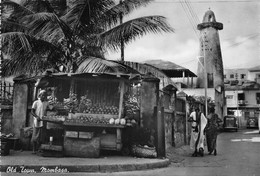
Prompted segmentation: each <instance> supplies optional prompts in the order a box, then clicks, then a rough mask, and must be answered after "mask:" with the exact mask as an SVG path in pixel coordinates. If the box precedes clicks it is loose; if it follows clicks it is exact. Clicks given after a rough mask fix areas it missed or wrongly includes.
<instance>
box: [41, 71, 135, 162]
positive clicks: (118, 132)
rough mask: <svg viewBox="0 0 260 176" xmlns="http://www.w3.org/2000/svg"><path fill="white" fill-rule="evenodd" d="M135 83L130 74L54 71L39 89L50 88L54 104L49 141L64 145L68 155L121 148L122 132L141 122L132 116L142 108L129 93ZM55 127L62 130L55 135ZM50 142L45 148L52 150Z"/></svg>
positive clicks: (48, 118)
mask: <svg viewBox="0 0 260 176" xmlns="http://www.w3.org/2000/svg"><path fill="white" fill-rule="evenodd" d="M132 84H133V82H130V80H129V75H113V74H89V73H83V74H72V75H71V74H53V75H49V76H45V77H43V78H41V79H40V80H39V81H38V82H37V90H36V91H38V90H40V89H45V90H47V92H48V101H49V104H50V106H52V108H51V110H49V111H48V113H47V116H46V117H44V119H43V120H44V122H45V123H46V130H47V131H49V133H48V132H47V133H46V134H47V135H46V138H45V139H46V141H45V143H46V144H49V143H51V144H52V145H58V146H62V147H63V152H64V154H65V155H67V156H79V157H98V156H99V152H100V150H116V151H121V150H122V147H123V139H122V132H123V131H124V129H125V128H127V127H131V126H133V125H135V124H137V123H139V121H140V120H139V119H138V118H139V117H136V116H130V115H128V113H129V111H138V106H137V105H134V104H133V103H132V104H131V103H129V100H131V102H133V100H132V99H129V98H131V97H130V96H126V95H130V94H129V91H131V85H132ZM55 129H56V130H57V129H59V131H60V130H62V133H61V134H59V135H58V136H57V135H56V136H55V134H56V133H55ZM61 139H62V140H61ZM46 144H45V145H44V148H45V149H48V150H51V149H50V147H49V146H46ZM58 148H59V147H58ZM55 149H56V148H55Z"/></svg>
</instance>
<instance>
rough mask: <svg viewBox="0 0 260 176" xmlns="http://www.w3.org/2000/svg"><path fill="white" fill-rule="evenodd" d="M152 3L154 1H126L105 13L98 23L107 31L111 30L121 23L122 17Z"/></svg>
mask: <svg viewBox="0 0 260 176" xmlns="http://www.w3.org/2000/svg"><path fill="white" fill-rule="evenodd" d="M152 1H153V0H142V1H140V0H125V1H123V2H122V3H119V4H117V5H114V6H112V7H111V8H110V9H108V10H107V11H105V12H104V13H103V14H102V16H101V17H100V18H99V19H97V21H96V23H97V24H98V26H102V27H103V28H105V29H108V28H111V27H112V26H115V25H116V24H118V23H119V20H120V15H122V16H125V15H128V14H129V13H131V12H132V11H133V10H135V9H137V8H139V7H142V6H146V5H148V4H149V3H151V2H152Z"/></svg>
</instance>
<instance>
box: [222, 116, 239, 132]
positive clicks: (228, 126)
mask: <svg viewBox="0 0 260 176" xmlns="http://www.w3.org/2000/svg"><path fill="white" fill-rule="evenodd" d="M223 129H224V131H225V130H235V131H237V130H238V120H237V118H236V116H233V115H227V116H225V117H224V123H223Z"/></svg>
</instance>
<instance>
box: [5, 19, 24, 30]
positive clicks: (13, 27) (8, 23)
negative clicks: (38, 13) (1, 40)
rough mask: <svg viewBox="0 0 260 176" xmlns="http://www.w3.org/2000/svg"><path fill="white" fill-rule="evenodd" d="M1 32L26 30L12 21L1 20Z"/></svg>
mask: <svg viewBox="0 0 260 176" xmlns="http://www.w3.org/2000/svg"><path fill="white" fill-rule="evenodd" d="M1 23H2V24H1V32H2V33H6V32H24V31H26V30H28V28H27V27H26V26H24V25H22V24H19V23H17V22H14V21H8V20H2V21H1Z"/></svg>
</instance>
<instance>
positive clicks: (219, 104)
mask: <svg viewBox="0 0 260 176" xmlns="http://www.w3.org/2000/svg"><path fill="white" fill-rule="evenodd" d="M197 29H198V30H199V31H200V51H199V63H198V71H197V76H198V78H197V88H205V86H207V88H214V90H215V97H214V100H215V109H216V113H217V114H218V115H219V116H221V117H223V112H224V107H225V99H224V73H223V62H222V55H221V48H220V40H219V34H218V30H222V29H223V24H222V23H219V22H217V21H216V17H215V14H214V12H213V11H211V10H210V9H209V10H208V11H207V12H206V13H205V15H204V17H203V21H202V23H200V24H198V26H197ZM204 62H205V63H204ZM205 81H207V82H205Z"/></svg>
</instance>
